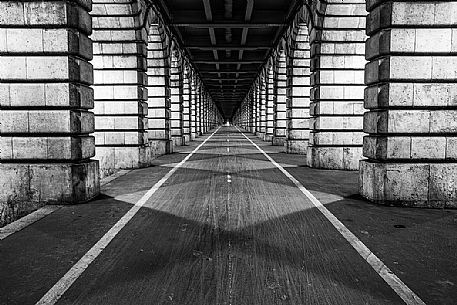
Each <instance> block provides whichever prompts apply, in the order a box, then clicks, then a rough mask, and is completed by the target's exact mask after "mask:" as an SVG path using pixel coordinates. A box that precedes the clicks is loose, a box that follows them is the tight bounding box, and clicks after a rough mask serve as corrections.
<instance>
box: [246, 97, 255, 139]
mask: <svg viewBox="0 0 457 305" xmlns="http://www.w3.org/2000/svg"><path fill="white" fill-rule="evenodd" d="M246 102H247V105H248V120H249V132H251V133H255V99H254V92H253V90H252V89H251V90H250V91H249V93H248V96H247V100H246Z"/></svg>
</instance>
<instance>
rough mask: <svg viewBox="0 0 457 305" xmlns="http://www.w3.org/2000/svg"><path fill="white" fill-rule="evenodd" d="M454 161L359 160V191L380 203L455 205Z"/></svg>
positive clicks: (456, 178) (456, 180)
mask: <svg viewBox="0 0 457 305" xmlns="http://www.w3.org/2000/svg"><path fill="white" fill-rule="evenodd" d="M456 184H457V163H378V162H373V161H369V160H362V161H360V174H359V187H360V194H361V195H362V196H364V197H365V198H367V199H369V200H371V201H373V202H376V203H380V204H385V205H396V206H407V207H431V208H457V188H456V187H455V186H456Z"/></svg>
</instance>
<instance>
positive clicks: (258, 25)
mask: <svg viewBox="0 0 457 305" xmlns="http://www.w3.org/2000/svg"><path fill="white" fill-rule="evenodd" d="M171 25H172V26H177V27H190V28H203V29H206V28H214V29H223V28H232V29H239V28H265V27H283V26H286V24H284V23H172V24H171Z"/></svg>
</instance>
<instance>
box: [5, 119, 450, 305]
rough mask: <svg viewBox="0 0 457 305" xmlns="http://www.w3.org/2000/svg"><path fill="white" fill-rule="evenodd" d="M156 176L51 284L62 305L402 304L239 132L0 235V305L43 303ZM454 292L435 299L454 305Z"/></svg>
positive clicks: (222, 133)
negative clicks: (97, 246) (103, 242)
mask: <svg viewBox="0 0 457 305" xmlns="http://www.w3.org/2000/svg"><path fill="white" fill-rule="evenodd" d="M250 138H251V139H252V140H253V141H254V142H255V143H257V144H258V145H261V147H265V145H266V144H265V143H262V142H261V141H259V140H256V139H255V138H254V137H252V136H251V137H250ZM203 140H207V141H206V142H205V143H204V144H203V145H202V146H201V147H200V148H199V149H198V150H197V151H196V152H195V153H194V154H193V155H192V156H191V157H190V158H189V159H188V160H187V161H186V162H185V163H181V166H180V167H179V168H177V169H176V170H175V172H174V173H172V175H171V176H170V175H169V177H168V179H167V180H166V181H164V180H163V179H162V178H163V177H164V176H165V175H166V174H167V173H168V172H169V171H170V170H171V169H172V168H174V167H175V166H176V165H177V164H179V162H181V161H183V159H184V157H185V156H186V155H187V154H188V153H190V152H191V151H192V150H194V149H195V148H196V147H197V145H200V144H202V143H203ZM278 162H280V161H278ZM295 169H296V168H291V169H290V170H292V171H293V170H295ZM286 170H288V168H287V167H286ZM160 179H162V180H160ZM159 181H162V182H163V184H162V185H161V187H160V188H158V189H157V190H156V191H155V192H154V193H153V194H152V196H151V197H150V198H149V199H148V200H146V201H145V203H144V205H143V206H142V207H141V208H140V209H139V210H138V212H137V213H136V214H134V215H133V217H132V218H131V219H130V220H129V221H128V222H127V223H126V224H125V227H123V228H122V229H121V230H120V231H119V232H118V234H117V235H115V236H113V239H112V241H111V242H110V243H109V244H108V245H107V246H106V248H104V249H103V247H102V249H100V250H101V252H100V253H99V255H98V254H97V255H98V256H97V255H95V256H92V257H90V260H89V263H86V264H82V266H83V267H81V268H82V269H83V272H80V273H77V275H76V276H75V277H74V278H73V280H74V283H73V282H71V283H72V285H67V286H68V287H67V288H68V290H67V289H66V288H65V289H62V288H61V287H62V286H58V287H57V288H56V289H57V291H58V294H62V295H61V296H60V295H59V298H57V299H56V300H57V304H98V305H100V304H198V305H204V304H212V305H215V304H221V305H242V304H246V305H252V304H259V305H260V304H262V305H269V304H344V305H347V304H383V305H384V304H404V302H403V301H402V299H401V298H400V297H399V296H398V295H397V294H396V293H395V291H394V290H393V289H392V288H391V287H389V285H387V284H386V282H385V281H384V280H383V279H382V278H381V277H380V276H379V275H378V274H377V273H376V272H375V270H374V269H373V268H372V267H371V266H370V265H369V264H368V263H367V262H366V261H365V260H364V259H363V258H362V257H361V256H360V255H359V254H358V253H357V252H356V250H355V249H354V248H353V247H352V246H351V245H350V243H349V242H348V241H347V240H346V239H345V238H343V236H342V235H341V234H340V232H338V231H337V230H336V229H335V227H334V226H333V225H332V224H331V223H330V221H329V220H328V219H327V218H326V217H325V216H324V215H323V214H322V213H321V212H320V211H319V210H318V209H316V207H315V206H314V205H313V204H312V202H311V201H310V199H309V198H308V197H306V196H305V195H304V194H303V193H302V191H301V190H300V189H299V188H298V187H297V185H295V184H294V183H293V182H292V181H291V180H290V179H289V178H287V177H286V176H285V175H284V173H283V172H281V171H280V170H279V169H278V168H277V167H275V165H274V164H273V163H272V162H271V161H270V160H268V159H267V157H266V156H265V155H263V154H262V153H260V151H259V150H258V149H257V148H256V147H255V146H254V145H253V144H252V143H251V142H250V141H248V140H247V139H246V138H245V137H244V136H243V135H242V134H241V133H240V132H239V131H238V130H236V129H235V128H234V127H222V128H221V129H220V130H218V131H217V132H216V133H215V134H214V135H213V136H212V137H211V138H210V139H208V136H205V137H202V138H199V139H198V140H197V141H195V142H193V143H192V144H191V145H190V146H187V147H183V148H181V150H180V153H178V154H173V155H169V156H164V157H162V158H159V159H157V161H156V163H155V166H154V167H151V168H147V169H140V170H135V171H132V172H130V173H128V174H127V175H125V176H123V177H120V178H118V179H116V180H114V181H112V182H110V183H108V184H107V185H105V186H104V188H103V195H101V196H100V197H98V198H97V199H96V200H94V201H92V202H90V203H87V204H84V205H76V206H69V207H64V208H62V209H59V210H57V211H55V212H54V213H52V214H51V215H49V216H47V217H45V218H44V219H42V220H40V221H38V222H36V223H34V224H33V225H31V226H29V227H27V228H26V229H24V230H22V231H20V232H17V233H15V234H14V235H11V236H9V237H8V238H6V239H4V240H1V241H0V304H22V305H26V304H35V303H36V302H38V301H39V300H40V298H42V297H43V296H44V295H45V294H46V293H47V292H48V291H49V290H50V289H51V287H53V285H54V284H55V283H59V280H61V279H62V277H64V275H65V274H66V273H67V271H68V270H70V268H71V267H72V266H75V264H78V260H79V259H80V258H81V257H83V255H84V254H85V253H86V252H87V251H88V250H89V249H90V248H91V247H93V246H94V244H96V243H97V241H99V240H100V239H101V238H102V237H103V236H104V234H105V233H106V232H108V230H109V229H110V228H112V226H113V225H114V224H115V223H116V222H117V221H118V220H119V219H121V217H122V216H123V215H125V214H126V213H127V212H128V211H129V210H130V209H131V208H132V206H133V205H134V204H135V203H137V202H138V200H140V199H141V198H142V197H143V196H144V195H145V194H146V193H147V191H148V190H150V189H151V187H152V186H154V185H155V184H156V183H157V182H159ZM162 182H161V183H162ZM342 183H344V181H343V182H342ZM316 196H317V197H319V196H318V195H316ZM336 198H340V197H338V196H336ZM453 216H455V214H453ZM456 219H457V218H456ZM386 244H387V243H386ZM374 246H375V245H374ZM397 246H398V244H397ZM92 259H93V262H92ZM382 259H383V258H382ZM86 267H87V269H85V268H86ZM389 267H392V266H389ZM450 267H452V268H454V267H455V261H454V265H452V266H450ZM81 268H80V269H81ZM418 268H420V267H418ZM452 268H451V270H452ZM80 269H78V270H80ZM417 270H419V269H417ZM418 272H419V271H418ZM420 272H422V271H420ZM423 272H426V271H423ZM398 275H399V276H400V277H401V274H398ZM451 283H453V282H451ZM407 284H409V282H408V283H407ZM59 287H60V288H59ZM416 287H423V286H420V285H418V286H414V285H413V287H412V288H413V290H414V288H416ZM454 287H457V286H454ZM450 288H451V290H452V289H453V288H452V287H450ZM59 289H60V291H59ZM456 289H457V288H456ZM415 292H416V293H418V294H419V296H424V295H425V299H424V300H428V301H429V300H430V297H427V295H426V293H424V292H423V291H415ZM455 295H456V294H455V292H454V294H453V295H451V299H450V302H449V303H447V301H449V300H446V299H445V298H444V297H442V298H441V299H440V302H439V303H437V304H445V303H447V304H452V303H451V302H452V298H453V297H455ZM431 300H433V296H432V298H431ZM454 300H455V299H454ZM427 303H428V302H427ZM411 304H412V303H411ZM417 304H419V303H417ZM430 304H431V303H430Z"/></svg>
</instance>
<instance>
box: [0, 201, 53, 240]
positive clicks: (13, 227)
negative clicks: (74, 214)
mask: <svg viewBox="0 0 457 305" xmlns="http://www.w3.org/2000/svg"><path fill="white" fill-rule="evenodd" d="M61 207H62V206H61V205H47V206H44V207H42V208H40V209H38V210H36V211H35V212H33V213H30V214H29V215H27V216H24V217H22V218H19V219H18V220H16V221H14V222H12V223H10V224H8V225H6V226H4V227H3V228H0V240H2V239H5V238H7V237H8V236H10V235H11V234H14V233H16V232H19V231H20V230H22V229H24V228H26V227H28V226H30V225H31V224H32V223H35V222H37V221H38V220H40V219H42V218H44V217H46V216H47V215H49V214H51V213H54V212H55V211H57V210H58V209H60V208H61Z"/></svg>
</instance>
